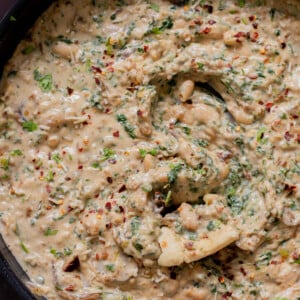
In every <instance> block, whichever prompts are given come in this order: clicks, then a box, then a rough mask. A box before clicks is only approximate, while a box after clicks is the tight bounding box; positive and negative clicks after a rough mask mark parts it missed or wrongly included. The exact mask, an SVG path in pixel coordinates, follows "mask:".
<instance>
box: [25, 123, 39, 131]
mask: <svg viewBox="0 0 300 300" xmlns="http://www.w3.org/2000/svg"><path fill="white" fill-rule="evenodd" d="M22 127H23V129H24V130H26V131H28V132H33V131H36V130H37V129H38V125H37V124H36V123H34V122H33V121H32V120H30V121H25V122H23V124H22Z"/></svg>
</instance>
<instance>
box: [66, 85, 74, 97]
mask: <svg viewBox="0 0 300 300" xmlns="http://www.w3.org/2000/svg"><path fill="white" fill-rule="evenodd" d="M67 91H68V95H69V96H71V95H72V94H73V92H74V90H73V89H71V88H70V87H67Z"/></svg>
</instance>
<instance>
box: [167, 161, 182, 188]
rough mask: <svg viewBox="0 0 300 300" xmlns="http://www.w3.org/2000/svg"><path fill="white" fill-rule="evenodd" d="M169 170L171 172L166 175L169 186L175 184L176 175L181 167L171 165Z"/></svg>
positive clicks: (179, 165)
mask: <svg viewBox="0 0 300 300" xmlns="http://www.w3.org/2000/svg"><path fill="white" fill-rule="evenodd" d="M170 168H171V171H170V172H169V173H168V181H169V184H173V183H175V181H176V179H177V176H178V173H179V172H180V171H181V169H182V165H181V164H177V165H171V166H170Z"/></svg>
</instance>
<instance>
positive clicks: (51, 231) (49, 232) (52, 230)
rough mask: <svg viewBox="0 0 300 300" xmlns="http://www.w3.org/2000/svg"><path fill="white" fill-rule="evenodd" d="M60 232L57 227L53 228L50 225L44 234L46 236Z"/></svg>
mask: <svg viewBox="0 0 300 300" xmlns="http://www.w3.org/2000/svg"><path fill="white" fill-rule="evenodd" d="M57 233H58V230H57V229H51V228H50V227H48V228H47V229H46V230H45V232H44V235H45V236H51V235H56V234H57Z"/></svg>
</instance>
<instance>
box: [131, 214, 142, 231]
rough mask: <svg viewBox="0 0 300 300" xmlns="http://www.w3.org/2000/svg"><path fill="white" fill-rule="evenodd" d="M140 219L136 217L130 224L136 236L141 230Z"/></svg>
mask: <svg viewBox="0 0 300 300" xmlns="http://www.w3.org/2000/svg"><path fill="white" fill-rule="evenodd" d="M140 225H141V223H140V218H139V217H134V218H133V219H132V220H131V222H130V228H131V233H132V235H135V234H136V233H137V232H138V230H139V228H140Z"/></svg>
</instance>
